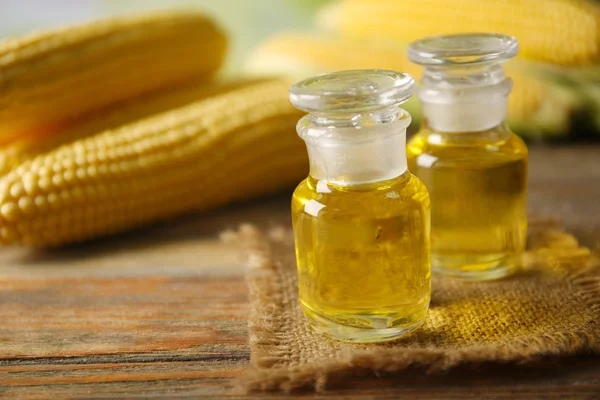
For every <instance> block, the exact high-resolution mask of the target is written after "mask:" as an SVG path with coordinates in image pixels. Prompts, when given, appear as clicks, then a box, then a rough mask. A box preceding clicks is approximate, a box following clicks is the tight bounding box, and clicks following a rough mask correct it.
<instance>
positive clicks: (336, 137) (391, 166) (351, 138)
mask: <svg viewBox="0 0 600 400" xmlns="http://www.w3.org/2000/svg"><path fill="white" fill-rule="evenodd" d="M392 115H393V116H392ZM323 118H324V116H322V115H317V116H315V115H312V114H309V115H307V116H306V117H304V118H302V119H301V120H300V122H299V123H298V134H299V135H300V137H301V138H302V139H303V140H304V141H305V142H306V147H307V150H308V156H309V161H310V174H311V176H313V177H314V178H315V179H317V180H319V181H323V182H327V183H332V184H334V185H337V186H352V185H361V184H366V183H373V182H378V181H383V180H388V179H393V178H396V177H398V176H400V175H402V174H403V173H404V172H405V171H406V169H407V165H406V128H407V127H408V125H409V124H410V121H411V118H410V115H409V114H408V113H407V112H406V111H404V110H402V109H400V108H398V107H395V108H394V109H386V110H381V111H380V112H377V113H371V114H369V115H357V114H353V116H350V115H349V116H348V118H347V119H344V118H342V117H341V116H339V115H337V116H335V118H334V119H335V120H336V122H335V123H334V124H331V118H330V117H328V118H327V119H328V120H329V125H328V124H322V123H321V122H323V121H324V120H323Z"/></svg>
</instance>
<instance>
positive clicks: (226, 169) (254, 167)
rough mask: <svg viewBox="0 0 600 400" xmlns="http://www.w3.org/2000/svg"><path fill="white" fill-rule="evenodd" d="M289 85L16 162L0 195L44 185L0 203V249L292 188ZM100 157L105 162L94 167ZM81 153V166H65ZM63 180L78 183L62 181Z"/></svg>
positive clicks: (295, 154) (193, 106)
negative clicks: (31, 183) (34, 182)
mask: <svg viewBox="0 0 600 400" xmlns="http://www.w3.org/2000/svg"><path fill="white" fill-rule="evenodd" d="M290 83H291V82H289V81H287V80H268V81H263V82H257V83H253V84H250V85H248V86H245V87H241V88H237V89H233V90H231V91H229V92H227V93H223V94H218V95H215V96H213V97H210V98H207V99H204V100H200V101H197V102H193V103H190V104H188V105H186V106H183V107H179V108H176V109H173V110H170V111H167V112H164V113H160V114H157V115H155V116H152V117H149V118H146V119H144V120H141V121H139V122H136V123H132V124H129V125H125V126H122V127H120V128H118V129H114V130H108V131H104V132H101V133H99V134H96V135H93V136H91V137H87V138H84V139H80V140H76V141H74V142H72V143H70V144H66V145H64V146H62V147H60V148H58V149H54V150H52V151H50V152H48V153H45V154H40V155H38V156H37V157H35V158H33V159H31V160H27V161H25V162H23V163H22V164H21V165H19V166H18V167H17V168H15V169H13V170H11V171H10V172H8V173H7V174H6V175H4V176H3V177H0V187H7V188H12V187H15V185H16V187H17V188H19V187H20V186H19V185H22V186H23V187H25V184H24V182H23V180H24V179H25V177H28V178H27V179H30V178H29V177H31V176H37V177H39V178H38V179H39V180H38V182H39V183H41V182H42V181H44V182H45V183H44V185H43V187H42V185H39V187H38V188H37V189H36V190H32V191H31V192H32V193H37V195H36V196H35V197H32V195H30V194H29V191H28V190H18V191H16V192H18V194H19V195H20V197H19V198H18V199H17V198H13V197H12V196H6V197H3V198H2V202H1V203H0V228H6V232H7V234H6V237H4V236H2V238H0V243H3V244H9V243H23V244H35V245H41V246H48V245H59V244H64V243H69V242H75V241H81V240H85V239H89V238H93V237H97V236H101V235H105V234H109V233H113V232H118V231H122V230H125V229H128V228H131V227H134V226H138V225H141V224H144V223H148V222H151V221H155V220H160V219H164V218H168V217H170V216H173V215H179V214H182V213H184V212H188V211H192V210H205V209H208V208H211V207H215V206H217V205H221V204H224V203H226V202H229V201H233V200H237V199H243V198H248V197H251V196H255V195H258V194H263V193H265V192H267V191H271V190H275V189H277V188H280V187H282V186H286V185H291V184H293V183H295V182H297V181H298V180H299V179H301V178H302V176H303V175H305V174H306V169H307V160H306V150H305V148H304V144H303V142H302V141H301V140H300V139H299V138H298V137H297V136H296V135H295V125H296V123H297V121H298V119H299V118H300V116H301V115H302V114H301V113H299V112H298V111H297V110H295V109H294V108H293V107H292V106H291V105H290V104H289V102H288V100H287V91H288V88H289V85H290ZM141 144H146V145H147V146H141ZM100 148H102V149H105V151H106V153H107V154H110V155H111V157H108V158H105V159H101V158H100V157H97V154H98V151H99V149H100ZM80 153H81V154H82V155H83V156H85V157H82V158H81V165H80V166H78V165H77V164H76V163H68V162H63V161H64V160H69V159H74V158H75V159H78V160H79V158H78V157H79V154H80ZM88 155H96V157H87V156H88ZM46 165H51V166H55V165H60V168H58V172H56V171H53V172H52V173H51V175H50V176H51V178H50V179H48V177H47V175H45V174H39V169H41V168H43V166H46ZM113 167H114V168H113ZM52 168H53V167H52ZM79 170H82V171H84V173H83V174H81V176H80V175H79V174H78V171H79ZM44 172H46V171H44ZM67 172H70V173H71V174H73V175H75V176H76V177H77V179H75V180H68V179H65V174H66V173H67ZM57 177H58V178H57ZM65 193H69V194H68V195H66V194H65ZM23 199H27V200H23ZM21 204H22V205H23V206H24V209H25V211H22V210H21V209H20V208H19V206H20V205H21ZM31 207H33V208H31ZM40 221H42V222H40ZM22 232H26V233H22Z"/></svg>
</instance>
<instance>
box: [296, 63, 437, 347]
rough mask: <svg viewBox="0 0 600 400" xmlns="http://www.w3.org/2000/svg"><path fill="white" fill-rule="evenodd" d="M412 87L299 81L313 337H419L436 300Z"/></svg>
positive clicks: (362, 73)
mask: <svg viewBox="0 0 600 400" xmlns="http://www.w3.org/2000/svg"><path fill="white" fill-rule="evenodd" d="M413 87H414V80H413V79H412V78H411V77H410V76H409V75H407V74H403V73H398V72H394V71H384V70H356V71H341V72H335V73H330V74H324V75H319V76H316V77H312V78H309V79H306V80H303V81H300V82H297V83H296V84H294V85H293V86H292V88H291V89H290V100H291V102H292V104H293V105H294V106H295V107H297V108H298V109H300V110H303V111H307V112H308V113H309V114H308V115H306V116H305V117H303V118H302V119H301V120H300V121H299V122H298V126H297V130H298V134H299V136H300V137H301V138H302V139H303V140H304V141H305V142H306V147H307V150H308V155H309V159H310V174H309V176H308V178H307V179H305V180H304V181H303V182H301V183H300V185H298V187H297V189H296V190H295V192H294V195H293V198H292V220H293V226H294V234H295V244H296V257H297V264H298V284H299V293H300V301H301V305H302V308H303V310H304V313H305V315H306V317H307V318H308V319H309V321H310V323H311V325H312V326H313V327H314V329H316V330H317V331H319V332H321V333H324V334H326V335H328V336H330V337H332V338H335V339H340V340H345V341H350V342H380V341H387V340H393V339H396V338H398V337H401V336H403V335H405V334H407V333H409V332H411V331H412V330H414V329H415V328H416V327H417V326H418V325H419V324H420V323H421V322H422V321H423V318H424V317H425V315H426V312H427V309H428V306H429V299H430V259H429V252H430V249H429V223H430V222H429V195H428V194H427V189H426V188H425V186H424V185H423V184H422V183H421V181H419V179H418V178H416V177H415V176H413V175H412V174H411V173H410V172H409V171H408V169H407V165H406V155H405V154H406V153H405V152H406V128H407V127H408V125H409V124H410V121H411V117H410V115H409V114H408V113H407V112H406V111H405V110H403V109H401V108H400V107H399V105H400V104H401V103H403V102H405V101H406V100H408V98H410V96H411V94H412V92H413Z"/></svg>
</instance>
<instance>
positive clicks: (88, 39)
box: [0, 12, 226, 145]
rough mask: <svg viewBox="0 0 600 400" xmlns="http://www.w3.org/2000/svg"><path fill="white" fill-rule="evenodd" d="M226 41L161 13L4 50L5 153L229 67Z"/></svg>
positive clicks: (28, 40)
mask: <svg viewBox="0 0 600 400" xmlns="http://www.w3.org/2000/svg"><path fill="white" fill-rule="evenodd" d="M225 47H226V40H225V36H224V35H223V33H222V32H221V31H220V29H219V28H218V27H217V26H216V25H214V24H213V22H211V20H210V19H209V18H207V17H206V16H205V15H203V14H199V13H195V12H171V13H154V14H147V15H142V16H136V17H127V18H115V19H110V20H104V21H98V22H93V23H90V24H85V25H80V26H74V27H68V28H63V29H57V30H54V31H49V32H42V33H34V34H31V35H29V36H25V37H23V38H16V39H9V40H5V41H3V42H0V87H1V88H2V90H1V91H0V121H2V124H0V145H2V144H6V143H10V142H12V141H14V140H20V139H23V138H24V137H38V136H43V135H50V134H52V133H54V132H56V131H57V130H59V129H60V128H61V127H63V126H64V125H65V124H68V123H69V122H70V121H71V120H73V119H76V118H80V117H82V116H83V115H86V114H88V113H91V112H93V111H96V110H98V109H101V108H103V107H105V106H108V105H110V104H113V103H115V102H118V101H121V100H125V99H128V98H130V97H133V96H136V95H139V94H142V93H145V92H149V91H151V90H154V89H158V88H162V87H168V86H170V85H172V84H174V83H176V82H183V81H187V80H189V79H207V78H208V77H210V76H211V75H213V74H214V73H215V72H216V71H217V69H218V68H219V67H220V65H221V64H222V61H223V58H224V54H225Z"/></svg>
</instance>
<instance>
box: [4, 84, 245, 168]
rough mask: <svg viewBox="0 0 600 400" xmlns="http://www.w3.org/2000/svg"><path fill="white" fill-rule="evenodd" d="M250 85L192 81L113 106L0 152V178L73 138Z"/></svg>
mask: <svg viewBox="0 0 600 400" xmlns="http://www.w3.org/2000/svg"><path fill="white" fill-rule="evenodd" d="M252 82H253V81H252V80H249V79H247V80H237V81H232V82H217V81H213V82H203V81H200V82H193V83H190V84H186V85H185V86H183V87H182V86H175V87H173V88H169V89H167V90H161V91H158V92H153V93H150V94H148V95H145V96H140V97H137V98H134V99H130V100H128V101H125V102H121V103H117V104H115V105H113V106H111V107H108V108H106V109H102V110H100V111H98V112H96V113H94V114H93V115H88V116H86V117H85V118H82V119H80V120H76V121H73V122H72V123H71V125H69V126H67V127H65V128H64V129H62V130H61V131H59V132H58V133H56V134H54V135H53V136H51V137H47V138H35V139H33V140H31V138H29V140H28V139H23V140H20V141H16V142H13V143H11V144H9V145H7V146H5V147H4V148H2V149H0V176H2V175H3V174H6V173H7V172H8V171H10V170H11V169H12V168H15V167H17V166H18V165H19V164H21V163H22V162H24V161H25V160H28V159H32V158H33V157H35V156H37V155H40V154H43V153H46V152H49V151H51V150H53V149H55V148H57V147H59V146H61V145H64V144H67V143H70V142H73V141H75V140H77V139H82V138H85V137H89V136H92V135H93V134H96V133H100V132H102V131H105V130H108V129H114V128H118V127H120V126H122V125H126V124H129V123H132V122H135V121H137V120H139V119H143V118H146V117H149V116H151V115H153V114H157V113H161V112H165V111H167V110H170V109H174V108H178V107H181V106H184V105H186V104H189V103H192V102H195V101H199V100H201V99H204V98H207V97H209V96H211V95H216V94H222V93H226V92H227V91H230V90H233V89H237V88H242V87H244V86H247V85H250V84H251V83H252ZM255 82H256V80H255Z"/></svg>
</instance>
